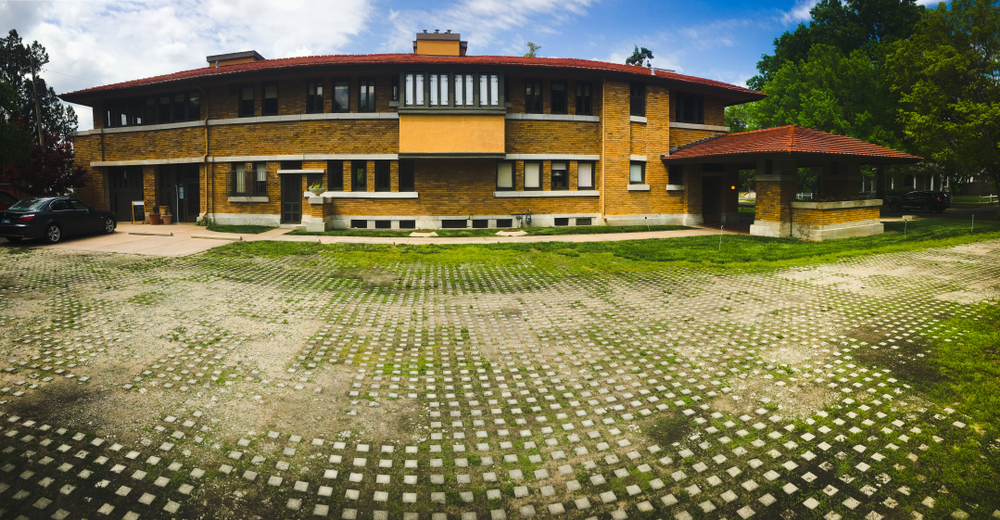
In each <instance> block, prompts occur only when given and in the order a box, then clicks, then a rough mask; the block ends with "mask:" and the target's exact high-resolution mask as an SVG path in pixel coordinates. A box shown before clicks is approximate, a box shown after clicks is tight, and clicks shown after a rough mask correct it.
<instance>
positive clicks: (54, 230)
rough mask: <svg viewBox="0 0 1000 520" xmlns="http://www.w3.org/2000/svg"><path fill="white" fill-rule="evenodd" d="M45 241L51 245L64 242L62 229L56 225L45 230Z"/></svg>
mask: <svg viewBox="0 0 1000 520" xmlns="http://www.w3.org/2000/svg"><path fill="white" fill-rule="evenodd" d="M45 240H46V241H48V243H50V244H55V243H56V242H58V241H60V240H62V228H60V227H59V226H57V225H56V224H50V225H49V227H47V228H45Z"/></svg>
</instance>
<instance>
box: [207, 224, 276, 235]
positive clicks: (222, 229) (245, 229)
mask: <svg viewBox="0 0 1000 520" xmlns="http://www.w3.org/2000/svg"><path fill="white" fill-rule="evenodd" d="M272 229H274V226H254V225H250V224H240V225H234V224H216V223H214V222H213V223H210V224H209V225H208V230H209V231H217V232H219V233H239V234H242V235H258V234H260V233H263V232H265V231H270V230H272Z"/></svg>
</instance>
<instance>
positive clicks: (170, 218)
mask: <svg viewBox="0 0 1000 520" xmlns="http://www.w3.org/2000/svg"><path fill="white" fill-rule="evenodd" d="M161 216H162V217H163V223H164V224H172V223H173V221H174V216H173V215H161Z"/></svg>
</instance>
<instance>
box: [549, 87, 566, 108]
mask: <svg viewBox="0 0 1000 520" xmlns="http://www.w3.org/2000/svg"><path fill="white" fill-rule="evenodd" d="M566 110H567V109H566V82H565V81H553V82H552V113H553V114H565V113H566Z"/></svg>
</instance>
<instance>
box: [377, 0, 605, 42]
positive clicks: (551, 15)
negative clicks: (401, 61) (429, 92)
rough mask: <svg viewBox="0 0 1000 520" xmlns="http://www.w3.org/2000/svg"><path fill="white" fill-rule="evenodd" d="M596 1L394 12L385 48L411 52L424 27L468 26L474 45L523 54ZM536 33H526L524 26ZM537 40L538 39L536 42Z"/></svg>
mask: <svg viewBox="0 0 1000 520" xmlns="http://www.w3.org/2000/svg"><path fill="white" fill-rule="evenodd" d="M595 1H596V0H459V1H456V2H453V3H451V4H448V5H445V6H443V7H440V8H438V9H435V10H420V9H412V10H401V11H393V12H392V13H391V14H390V16H389V21H390V22H391V24H392V26H393V33H392V35H391V36H390V37H389V38H387V39H386V42H385V44H384V46H385V48H384V49H383V50H385V51H387V52H409V51H410V50H411V49H412V42H413V35H414V34H415V33H418V32H421V31H422V30H424V29H427V30H428V31H433V30H435V29H440V30H441V31H445V30H448V29H452V30H454V31H458V30H460V29H462V28H465V29H467V30H469V31H472V32H471V34H469V35H468V38H467V40H468V42H469V46H470V48H476V49H486V48H490V47H497V48H499V49H502V50H504V51H506V53H507V54H523V53H524V52H525V47H524V42H526V41H529V40H532V39H537V36H536V35H540V34H557V33H558V30H557V27H558V26H559V25H562V24H564V23H566V22H568V21H569V20H571V19H572V18H574V17H577V16H584V15H586V14H587V11H586V8H587V7H590V5H592V4H593V3H595ZM528 27H530V28H531V31H532V33H531V34H532V36H524V28H528ZM536 43H537V42H536Z"/></svg>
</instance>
